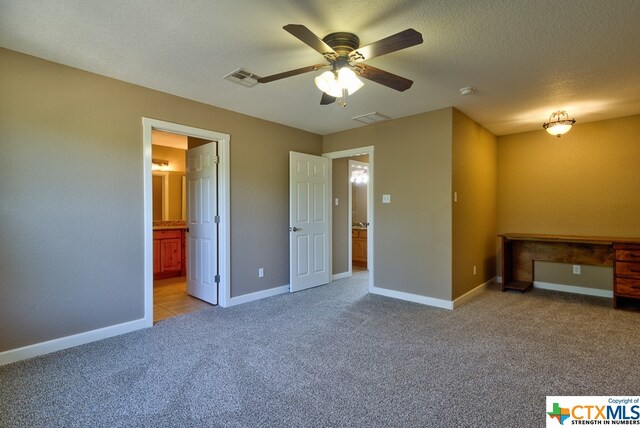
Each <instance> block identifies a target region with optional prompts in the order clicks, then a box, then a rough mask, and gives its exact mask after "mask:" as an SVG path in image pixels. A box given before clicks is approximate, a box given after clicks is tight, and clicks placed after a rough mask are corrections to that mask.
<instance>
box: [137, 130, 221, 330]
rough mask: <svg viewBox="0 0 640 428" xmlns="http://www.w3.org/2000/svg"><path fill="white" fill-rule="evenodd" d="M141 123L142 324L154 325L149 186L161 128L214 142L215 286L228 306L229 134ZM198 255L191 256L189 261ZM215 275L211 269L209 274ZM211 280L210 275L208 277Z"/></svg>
mask: <svg viewBox="0 0 640 428" xmlns="http://www.w3.org/2000/svg"><path fill="white" fill-rule="evenodd" d="M142 125H143V158H144V168H143V169H144V231H145V232H144V260H145V265H144V278H145V281H144V301H145V304H144V320H145V325H146V326H148V327H150V326H152V325H153V303H154V297H153V272H154V246H153V239H154V238H153V186H152V176H153V174H152V159H153V158H152V134H153V131H154V130H156V131H163V132H166V133H170V134H178V135H182V136H186V137H192V138H195V139H200V140H206V141H215V142H217V150H218V152H217V161H218V169H217V181H218V186H217V187H218V194H217V201H218V213H217V216H216V224H217V229H218V242H219V245H218V248H217V250H218V251H217V261H216V265H217V272H218V274H217V276H216V279H217V280H219V283H218V285H217V290H218V297H219V300H218V303H219V304H220V305H221V306H228V303H229V300H230V277H229V273H230V267H231V263H230V258H229V254H230V224H229V187H230V186H229V177H230V171H229V165H230V163H229V142H230V136H229V135H227V134H222V133H219V132H215V131H210V130H205V129H200V128H193V127H189V126H185V125H180V124H175V123H171V122H165V121H159V120H155V119H149V118H142ZM201 257H205V256H198V257H195V258H192V262H195V261H198V260H199V259H200V258H201ZM213 275H215V272H212V273H211V275H210V276H213ZM211 280H213V278H211Z"/></svg>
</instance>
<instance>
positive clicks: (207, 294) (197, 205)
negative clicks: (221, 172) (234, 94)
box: [186, 142, 218, 305]
mask: <svg viewBox="0 0 640 428" xmlns="http://www.w3.org/2000/svg"><path fill="white" fill-rule="evenodd" d="M216 152H217V151H216V143H215V142H210V143H207V144H204V145H202V146H198V147H195V148H193V149H189V150H187V159H186V169H187V171H186V177H187V231H188V232H187V233H186V250H187V264H188V267H187V294H190V295H192V296H194V297H197V298H198V299H201V300H204V301H205V302H209V303H212V304H214V305H215V304H217V303H218V287H217V282H216V277H217V275H218V227H217V226H218V225H217V223H216V218H217V215H218V204H217V193H218V191H217V189H218V186H217V154H216Z"/></svg>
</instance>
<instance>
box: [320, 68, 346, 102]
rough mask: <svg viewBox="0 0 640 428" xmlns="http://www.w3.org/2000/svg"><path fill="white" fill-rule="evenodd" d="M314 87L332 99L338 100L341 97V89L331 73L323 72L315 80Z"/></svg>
mask: <svg viewBox="0 0 640 428" xmlns="http://www.w3.org/2000/svg"><path fill="white" fill-rule="evenodd" d="M315 82H316V86H317V87H318V89H320V90H321V91H322V92H324V93H325V94H327V95H331V96H332V97H336V98H339V97H341V96H342V88H341V87H340V84H339V83H338V81H337V80H336V76H335V75H334V74H333V72H332V71H325V72H324V73H322V74H321V75H320V76H318V77H316V78H315Z"/></svg>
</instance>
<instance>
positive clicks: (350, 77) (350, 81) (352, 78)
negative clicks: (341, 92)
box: [338, 67, 364, 95]
mask: <svg viewBox="0 0 640 428" xmlns="http://www.w3.org/2000/svg"><path fill="white" fill-rule="evenodd" d="M338 82H339V83H340V87H341V88H342V89H346V90H347V92H348V93H349V95H351V94H353V93H354V92H355V91H357V90H358V89H360V88H362V87H363V86H364V83H362V80H360V79H358V76H356V73H354V71H353V70H351V69H350V68H348V67H342V68H341V69H340V70H338Z"/></svg>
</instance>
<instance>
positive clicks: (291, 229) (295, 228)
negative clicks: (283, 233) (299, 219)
mask: <svg viewBox="0 0 640 428" xmlns="http://www.w3.org/2000/svg"><path fill="white" fill-rule="evenodd" d="M299 230H302V228H301V227H295V226H294V227H290V228H289V231H290V232H297V231H299Z"/></svg>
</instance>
